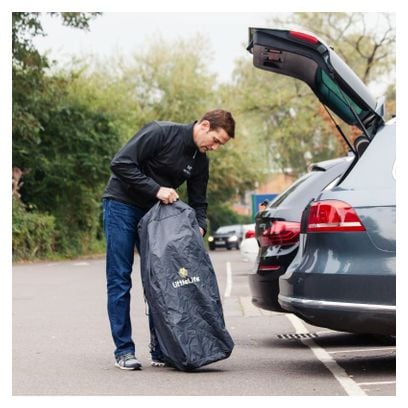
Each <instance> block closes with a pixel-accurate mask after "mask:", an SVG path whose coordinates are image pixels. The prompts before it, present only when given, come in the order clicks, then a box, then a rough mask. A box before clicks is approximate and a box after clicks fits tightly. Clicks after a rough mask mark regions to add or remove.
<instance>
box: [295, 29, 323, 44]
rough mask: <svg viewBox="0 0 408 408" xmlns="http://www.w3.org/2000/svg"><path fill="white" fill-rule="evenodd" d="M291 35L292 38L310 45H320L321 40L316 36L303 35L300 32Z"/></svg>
mask: <svg viewBox="0 0 408 408" xmlns="http://www.w3.org/2000/svg"><path fill="white" fill-rule="evenodd" d="M289 34H290V35H291V36H292V37H295V38H297V39H298V40H302V41H305V42H308V43H311V44H318V43H319V40H318V39H317V38H316V37H315V36H313V35H310V34H306V33H301V32H299V31H289Z"/></svg>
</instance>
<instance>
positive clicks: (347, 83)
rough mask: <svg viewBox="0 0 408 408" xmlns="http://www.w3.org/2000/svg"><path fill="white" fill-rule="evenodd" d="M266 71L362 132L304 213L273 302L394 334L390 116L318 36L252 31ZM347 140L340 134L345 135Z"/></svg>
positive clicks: (316, 318)
mask: <svg viewBox="0 0 408 408" xmlns="http://www.w3.org/2000/svg"><path fill="white" fill-rule="evenodd" d="M248 49H249V50H250V51H251V52H252V53H253V54H254V64H255V65H256V66H257V67H259V68H262V69H266V70H270V71H273V72H277V73H281V74H284V75H289V76H293V77H295V78H298V79H301V80H303V81H305V82H306V83H307V84H308V85H309V86H310V87H311V89H312V90H313V91H314V92H315V94H316V95H317V96H318V98H319V99H320V101H321V102H322V103H323V104H324V105H325V106H326V107H328V108H330V110H331V111H333V112H334V113H335V114H336V115H337V116H339V117H340V118H341V119H343V120H344V121H345V122H346V123H347V124H350V125H354V126H357V127H359V128H360V129H361V131H362V135H361V136H360V137H359V138H357V139H356V140H355V142H354V143H351V142H350V141H349V140H347V139H346V140H347V143H348V144H349V147H350V149H351V150H353V151H354V153H355V155H356V157H355V160H354V162H353V164H352V165H351V166H350V168H349V170H348V171H347V172H346V173H345V175H344V176H343V177H342V178H341V179H340V180H339V182H338V183H337V185H335V186H334V187H333V188H332V189H330V190H325V191H323V192H322V193H321V194H320V195H319V196H318V197H317V198H316V200H315V201H313V202H312V203H311V204H310V205H309V206H308V207H307V208H306V209H305V211H304V213H303V215H302V223H301V235H300V241H299V250H298V252H297V255H296V257H295V258H294V260H293V262H292V263H291V264H290V265H289V267H288V269H287V271H286V273H285V274H284V275H283V276H281V278H280V293H279V303H280V305H281V306H282V308H284V309H285V310H287V311H292V312H294V313H296V314H297V315H298V316H300V317H301V318H302V319H304V320H306V321H308V322H310V323H312V324H315V325H318V326H323V327H329V328H332V329H335V330H344V331H350V332H356V333H376V334H386V335H389V334H391V335H393V334H395V314H396V307H395V260H396V238H395V224H396V216H395V214H396V200H395V177H394V176H395V173H394V165H395V128H396V125H395V119H393V120H392V121H390V122H388V123H386V124H385V123H384V119H383V115H384V110H383V103H382V102H381V101H376V100H375V99H374V98H373V97H372V96H371V95H370V93H369V92H368V89H367V88H366V87H365V85H364V84H363V83H362V82H361V81H360V80H359V79H358V77H357V76H356V75H355V74H354V73H353V71H352V70H351V69H350V68H349V67H348V66H347V65H346V64H345V63H344V62H343V61H342V60H341V59H340V58H339V57H338V56H337V55H336V54H335V53H334V51H333V50H332V49H330V47H328V46H327V45H326V44H324V42H323V41H322V40H320V39H319V38H317V37H315V36H313V35H310V34H303V33H299V32H294V31H287V30H273V29H256V28H252V29H250V45H249V47H248ZM343 137H345V136H344V134H343Z"/></svg>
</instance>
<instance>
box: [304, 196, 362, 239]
mask: <svg viewBox="0 0 408 408" xmlns="http://www.w3.org/2000/svg"><path fill="white" fill-rule="evenodd" d="M340 231H345V232H347V231H365V228H364V225H363V224H362V223H361V221H360V218H358V215H357V213H356V212H355V211H354V209H353V208H352V207H351V205H350V204H347V203H345V202H344V201H338V200H326V201H317V202H315V203H313V204H312V205H311V206H310V209H309V218H308V222H307V232H340Z"/></svg>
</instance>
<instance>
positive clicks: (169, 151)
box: [103, 109, 235, 370]
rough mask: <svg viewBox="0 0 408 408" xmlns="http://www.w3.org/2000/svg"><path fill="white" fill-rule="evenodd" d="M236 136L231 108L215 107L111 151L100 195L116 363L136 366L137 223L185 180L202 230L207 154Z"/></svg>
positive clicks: (155, 354) (156, 350) (158, 358)
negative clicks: (133, 275)
mask: <svg viewBox="0 0 408 408" xmlns="http://www.w3.org/2000/svg"><path fill="white" fill-rule="evenodd" d="M234 135H235V121H234V119H233V118H232V115H231V113H230V112H227V111H224V110H221V109H215V110H212V111H209V112H207V113H206V114H205V115H204V116H203V117H202V118H201V119H200V120H199V121H196V122H193V123H191V124H187V125H184V124H177V123H172V122H152V123H149V124H148V125H146V126H145V127H143V128H142V129H141V130H139V132H138V133H136V134H135V135H134V136H133V137H132V139H130V141H129V142H128V143H127V144H126V145H125V146H124V147H123V148H122V149H121V150H120V151H119V152H118V153H117V154H116V155H115V157H114V158H113V160H112V162H111V170H112V173H113V174H112V176H111V177H110V179H109V182H108V184H107V186H106V189H105V192H104V194H103V219H104V229H105V235H106V246H107V251H106V277H107V289H108V315H109V321H110V326H111V331H112V337H113V340H114V343H115V346H116V349H115V352H114V355H115V360H116V362H115V365H116V366H117V367H119V368H121V369H125V370H137V369H140V368H141V363H140V362H139V361H138V360H137V358H136V356H135V345H134V343H133V340H132V329H131V321H130V289H131V287H132V281H131V272H132V267H133V255H134V247H135V245H136V247H137V249H138V250H139V247H140V246H139V243H140V241H139V236H138V231H137V225H138V223H139V221H140V219H141V218H142V217H143V215H144V214H146V212H147V211H148V210H149V209H150V208H151V207H152V206H153V205H154V204H155V203H156V202H157V201H158V200H160V201H162V202H163V203H164V204H172V203H174V202H175V201H176V200H177V199H178V194H177V191H176V188H177V187H179V186H180V185H181V184H182V183H183V182H184V181H187V194H188V203H189V205H190V206H191V207H192V208H194V210H195V212H196V217H197V221H198V225H199V227H200V232H201V234H202V235H203V236H204V235H205V233H206V230H207V224H206V219H207V199H206V195H207V183H208V177H209V171H208V158H207V156H206V152H208V151H215V150H217V149H218V148H219V147H220V146H222V145H224V144H225V143H227V142H228V141H229V140H230V139H231V138H233V137H234ZM149 326H150V333H151V344H150V352H151V357H152V365H153V366H155V367H160V366H163V365H164V363H163V359H162V353H161V350H160V346H159V344H158V342H157V340H156V337H155V334H154V322H153V321H152V318H151V316H149Z"/></svg>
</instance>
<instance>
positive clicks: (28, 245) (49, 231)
mask: <svg viewBox="0 0 408 408" xmlns="http://www.w3.org/2000/svg"><path fill="white" fill-rule="evenodd" d="M54 241H55V219H54V217H53V216H52V215H48V214H44V213H39V212H31V211H27V209H26V208H25V206H24V204H23V203H22V202H21V201H20V200H19V199H18V198H13V260H21V259H26V260H29V259H34V258H41V257H48V256H50V255H51V254H52V253H53V248H54Z"/></svg>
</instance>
